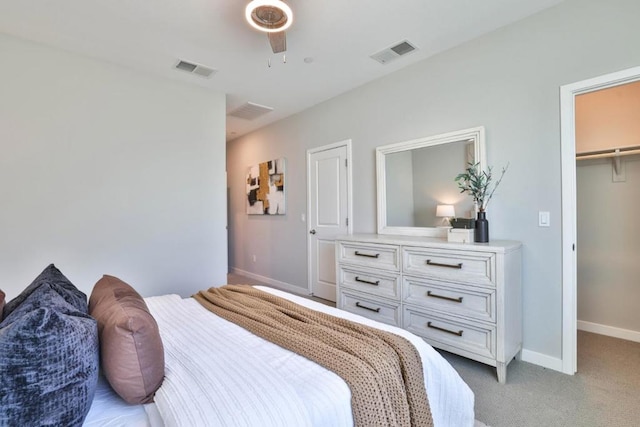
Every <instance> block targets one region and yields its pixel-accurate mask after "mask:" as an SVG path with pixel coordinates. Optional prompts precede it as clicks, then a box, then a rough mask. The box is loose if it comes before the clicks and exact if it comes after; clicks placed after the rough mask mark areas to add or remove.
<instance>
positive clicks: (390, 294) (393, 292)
mask: <svg viewBox="0 0 640 427" xmlns="http://www.w3.org/2000/svg"><path fill="white" fill-rule="evenodd" d="M338 280H339V282H340V287H342V288H349V289H354V290H356V291H360V292H365V293H367V294H372V295H378V296H382V297H386V298H391V299H394V300H399V299H400V276H399V274H398V273H393V272H389V271H385V270H379V269H367V268H364V267H355V266H349V265H341V266H340V270H339V271H338Z"/></svg>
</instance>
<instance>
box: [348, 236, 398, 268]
mask: <svg viewBox="0 0 640 427" xmlns="http://www.w3.org/2000/svg"><path fill="white" fill-rule="evenodd" d="M338 261H339V262H348V263H350V264H357V265H363V266H368V267H374V268H384V269H386V270H394V271H400V255H399V248H398V246H390V245H376V244H367V243H351V242H339V243H338Z"/></svg>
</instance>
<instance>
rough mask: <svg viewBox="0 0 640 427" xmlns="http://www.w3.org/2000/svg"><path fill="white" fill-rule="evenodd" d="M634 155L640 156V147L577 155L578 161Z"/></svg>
mask: <svg viewBox="0 0 640 427" xmlns="http://www.w3.org/2000/svg"><path fill="white" fill-rule="evenodd" d="M632 154H640V145H634V146H631V147H624V148H615V149H611V150H602V151H589V152H586V153H577V154H576V160H587V159H602V158H606V157H620V156H630V155H632Z"/></svg>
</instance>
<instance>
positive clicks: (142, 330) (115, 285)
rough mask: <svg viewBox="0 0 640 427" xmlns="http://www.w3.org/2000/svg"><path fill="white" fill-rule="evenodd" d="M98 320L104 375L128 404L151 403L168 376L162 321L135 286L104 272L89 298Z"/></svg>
mask: <svg viewBox="0 0 640 427" xmlns="http://www.w3.org/2000/svg"><path fill="white" fill-rule="evenodd" d="M89 314H90V315H91V316H93V317H95V319H96V320H97V321H98V336H99V338H100V359H101V363H102V371H103V373H104V376H105V377H106V378H107V381H109V384H111V387H112V388H113V389H114V390H115V392H116V393H118V394H119V395H120V396H121V397H122V398H123V399H124V400H125V401H126V402H127V403H132V404H137V403H149V402H152V401H153V395H154V394H155V392H156V390H158V388H159V387H160V385H161V384H162V380H163V379H164V349H163V347H162V340H161V339H160V333H159V331H158V324H157V323H156V321H155V319H154V318H153V316H151V314H150V313H149V309H148V308H147V304H145V302H144V300H143V299H142V297H141V296H140V294H138V293H137V292H136V291H135V290H134V289H133V288H132V287H131V286H129V285H128V284H126V283H125V282H123V281H122V280H120V279H118V278H117V277H113V276H107V275H104V276H103V277H102V278H101V279H100V280H98V282H97V283H96V285H95V286H94V288H93V291H92V292H91V298H89Z"/></svg>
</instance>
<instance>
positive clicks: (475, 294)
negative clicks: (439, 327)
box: [402, 276, 496, 322]
mask: <svg viewBox="0 0 640 427" xmlns="http://www.w3.org/2000/svg"><path fill="white" fill-rule="evenodd" d="M402 295H403V298H404V302H406V303H409V304H415V305H419V306H422V307H425V308H429V309H433V310H439V311H443V312H446V313H450V314H454V315H458V316H464V317H473V318H475V319H478V320H484V321H487V322H495V321H496V293H495V289H491V288H478V287H472V286H466V285H457V284H454V283H450V282H442V281H439V280H435V279H425V278H418V277H412V276H404V279H403V283H402Z"/></svg>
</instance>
